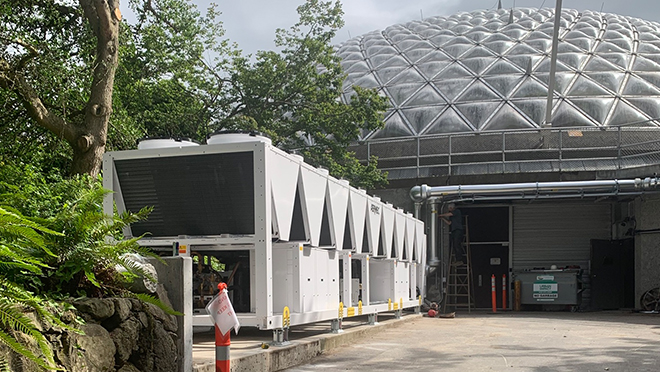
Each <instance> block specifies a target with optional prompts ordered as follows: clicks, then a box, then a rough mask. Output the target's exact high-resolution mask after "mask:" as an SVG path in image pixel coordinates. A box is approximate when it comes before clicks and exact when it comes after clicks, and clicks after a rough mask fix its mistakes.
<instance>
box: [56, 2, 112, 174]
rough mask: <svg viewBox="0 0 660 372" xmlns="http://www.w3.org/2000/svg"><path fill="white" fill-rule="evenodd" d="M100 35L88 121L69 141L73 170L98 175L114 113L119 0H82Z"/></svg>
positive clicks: (93, 27) (91, 21) (97, 35)
mask: <svg viewBox="0 0 660 372" xmlns="http://www.w3.org/2000/svg"><path fill="white" fill-rule="evenodd" d="M79 1H80V5H81V6H82V8H83V10H84V11H85V17H87V19H88V21H89V23H90V25H91V27H92V30H93V31H94V34H95V35H96V60H95V61H94V66H95V67H94V79H93V81H92V86H91V87H90V89H91V91H90V95H89V101H88V102H87V107H86V108H85V121H84V124H83V126H82V128H80V130H79V131H78V135H77V137H76V138H75V139H74V140H73V141H71V140H69V143H70V144H71V147H72V148H73V163H72V166H71V172H72V173H73V174H84V173H86V174H89V175H92V176H96V175H98V173H99V171H100V170H101V162H102V160H103V153H104V152H105V144H106V140H107V136H108V122H109V120H110V115H111V114H112V90H113V88H114V82H115V71H116V70H117V64H118V49H119V22H120V21H121V13H120V12H119V0H79Z"/></svg>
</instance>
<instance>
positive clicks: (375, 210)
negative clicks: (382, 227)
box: [369, 204, 380, 214]
mask: <svg viewBox="0 0 660 372" xmlns="http://www.w3.org/2000/svg"><path fill="white" fill-rule="evenodd" d="M369 209H371V213H373V214H380V207H379V206H377V205H376V204H371V208H369Z"/></svg>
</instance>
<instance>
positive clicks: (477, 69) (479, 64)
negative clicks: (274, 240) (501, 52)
mask: <svg viewBox="0 0 660 372" xmlns="http://www.w3.org/2000/svg"><path fill="white" fill-rule="evenodd" d="M495 60H496V58H495V57H482V58H468V59H463V60H461V62H462V63H463V65H464V66H465V67H467V68H468V69H469V70H470V71H472V73H473V74H474V75H481V73H482V72H484V70H486V68H487V67H488V66H490V65H491V64H492V63H493V62H495Z"/></svg>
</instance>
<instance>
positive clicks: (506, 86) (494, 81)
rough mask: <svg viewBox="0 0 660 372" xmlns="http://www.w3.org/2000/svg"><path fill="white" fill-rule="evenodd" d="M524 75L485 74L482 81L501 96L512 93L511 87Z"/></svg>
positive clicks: (518, 82) (508, 95)
mask: <svg viewBox="0 0 660 372" xmlns="http://www.w3.org/2000/svg"><path fill="white" fill-rule="evenodd" d="M523 77H524V75H522V74H520V73H518V74H510V75H500V76H487V77H484V78H483V79H484V81H485V82H486V83H487V84H488V85H490V87H491V88H492V89H493V90H495V91H496V92H498V93H500V95H502V97H510V96H511V93H513V89H514V88H515V87H516V86H517V85H518V84H520V82H521V81H522V79H523Z"/></svg>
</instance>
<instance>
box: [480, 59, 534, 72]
mask: <svg viewBox="0 0 660 372" xmlns="http://www.w3.org/2000/svg"><path fill="white" fill-rule="evenodd" d="M523 71H524V70H522V69H521V68H519V67H518V66H517V65H515V64H513V63H511V62H509V61H507V60H504V59H500V60H498V61H497V62H495V63H493V64H492V65H490V66H489V67H488V69H487V70H486V71H485V72H484V75H485V76H491V75H508V74H519V73H521V72H523Z"/></svg>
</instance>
